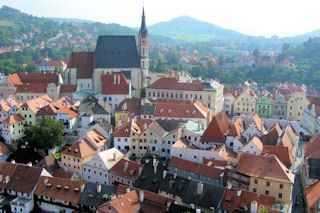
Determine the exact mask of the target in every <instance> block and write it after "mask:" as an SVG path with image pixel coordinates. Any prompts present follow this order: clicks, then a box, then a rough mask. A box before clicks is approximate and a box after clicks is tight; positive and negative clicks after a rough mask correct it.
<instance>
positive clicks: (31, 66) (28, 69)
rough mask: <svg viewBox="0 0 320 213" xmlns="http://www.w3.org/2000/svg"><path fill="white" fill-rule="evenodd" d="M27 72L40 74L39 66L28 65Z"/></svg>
mask: <svg viewBox="0 0 320 213" xmlns="http://www.w3.org/2000/svg"><path fill="white" fill-rule="evenodd" d="M26 71H27V72H40V69H39V67H38V65H36V64H28V66H27V67H26Z"/></svg>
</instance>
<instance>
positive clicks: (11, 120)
mask: <svg viewBox="0 0 320 213" xmlns="http://www.w3.org/2000/svg"><path fill="white" fill-rule="evenodd" d="M23 120H24V117H22V116H21V115H20V114H13V115H10V116H9V117H8V118H6V119H5V120H4V121H2V123H3V124H15V123H17V122H19V121H23Z"/></svg>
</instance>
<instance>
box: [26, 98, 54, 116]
mask: <svg viewBox="0 0 320 213" xmlns="http://www.w3.org/2000/svg"><path fill="white" fill-rule="evenodd" d="M51 102H52V99H51V98H50V97H49V96H48V95H43V96H40V97H38V98H35V99H32V100H28V101H26V102H24V103H23V104H21V105H20V108H21V107H28V108H30V109H31V110H32V111H33V112H34V113H37V112H38V111H39V109H41V108H42V107H44V106H46V105H47V104H49V103H51Z"/></svg>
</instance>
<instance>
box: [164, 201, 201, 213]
mask: <svg viewBox="0 0 320 213" xmlns="http://www.w3.org/2000/svg"><path fill="white" fill-rule="evenodd" d="M196 211H197V210H196V209H192V208H190V207H186V206H181V205H178V204H174V203H173V204H171V205H170V208H169V211H168V212H169V213H176V212H180V213H196Z"/></svg>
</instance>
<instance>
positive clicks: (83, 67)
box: [68, 52, 94, 79]
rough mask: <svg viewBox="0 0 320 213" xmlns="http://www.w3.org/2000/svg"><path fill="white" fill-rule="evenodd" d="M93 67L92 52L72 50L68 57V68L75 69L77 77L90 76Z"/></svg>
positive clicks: (86, 77) (84, 77) (85, 77)
mask: <svg viewBox="0 0 320 213" xmlns="http://www.w3.org/2000/svg"><path fill="white" fill-rule="evenodd" d="M93 67H94V52H72V53H71V54H70V57H69V62H68V68H76V69H77V78H80V79H88V78H92V73H93Z"/></svg>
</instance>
